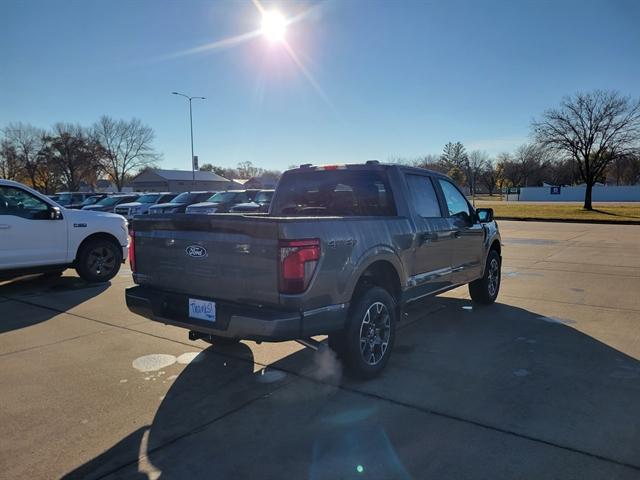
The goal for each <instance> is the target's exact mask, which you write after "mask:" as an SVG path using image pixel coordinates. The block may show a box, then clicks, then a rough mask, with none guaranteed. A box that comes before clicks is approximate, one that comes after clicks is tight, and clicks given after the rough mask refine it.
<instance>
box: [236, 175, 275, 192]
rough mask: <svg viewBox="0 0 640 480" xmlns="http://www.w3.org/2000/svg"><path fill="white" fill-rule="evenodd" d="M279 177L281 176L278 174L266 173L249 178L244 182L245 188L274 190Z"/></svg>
mask: <svg viewBox="0 0 640 480" xmlns="http://www.w3.org/2000/svg"><path fill="white" fill-rule="evenodd" d="M279 179H280V177H278V176H277V175H272V174H270V173H265V174H264V175H259V176H257V177H251V178H250V179H249V180H247V181H246V182H244V188H247V189H250V188H251V189H253V188H260V189H264V190H272V189H274V188H276V185H277V184H278V180H279Z"/></svg>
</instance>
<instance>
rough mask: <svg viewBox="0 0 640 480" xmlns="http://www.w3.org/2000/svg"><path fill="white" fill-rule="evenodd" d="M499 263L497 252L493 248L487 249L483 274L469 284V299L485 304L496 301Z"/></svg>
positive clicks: (498, 289)
mask: <svg viewBox="0 0 640 480" xmlns="http://www.w3.org/2000/svg"><path fill="white" fill-rule="evenodd" d="M501 263H502V262H501V261H500V255H498V252H496V251H495V250H491V251H489V255H487V264H486V265H485V267H484V275H483V276H482V278H479V279H478V280H475V281H473V282H471V283H470V284H469V295H471V300H473V301H474V302H477V303H482V304H485V305H490V304H492V303H493V302H495V301H496V298H497V297H498V292H499V291H500V270H501Z"/></svg>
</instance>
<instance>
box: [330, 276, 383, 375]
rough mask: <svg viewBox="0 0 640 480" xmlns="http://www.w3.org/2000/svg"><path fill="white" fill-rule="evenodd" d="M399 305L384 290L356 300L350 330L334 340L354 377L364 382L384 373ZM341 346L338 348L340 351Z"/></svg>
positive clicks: (332, 343) (331, 338) (375, 290)
mask: <svg viewBox="0 0 640 480" xmlns="http://www.w3.org/2000/svg"><path fill="white" fill-rule="evenodd" d="M395 329H396V304H395V301H394V299H393V297H392V296H391V295H389V293H388V292H387V291H386V290H384V289H383V288H380V287H372V288H370V289H369V290H367V291H365V292H363V293H362V294H361V295H359V296H358V298H357V299H355V303H354V304H353V305H352V308H351V310H350V318H349V323H348V325H347V328H346V330H344V331H343V332H340V333H339V334H333V335H332V337H330V346H332V348H335V349H336V350H339V351H338V353H339V354H340V356H341V357H342V358H343V360H344V361H345V364H346V367H347V369H348V371H349V373H351V374H352V375H353V376H355V377H358V378H363V379H369V378H373V377H375V376H376V375H378V374H380V372H382V370H383V369H384V367H385V366H386V365H387V362H388V361H389V357H390V356H391V350H392V348H393V343H394V341H395V331H396V330H395ZM336 347H338V348H336Z"/></svg>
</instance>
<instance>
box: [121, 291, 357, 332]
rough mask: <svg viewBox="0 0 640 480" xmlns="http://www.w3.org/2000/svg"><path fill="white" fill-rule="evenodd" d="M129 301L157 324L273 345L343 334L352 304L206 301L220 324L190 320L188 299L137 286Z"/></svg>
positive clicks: (175, 294) (130, 304)
mask: <svg viewBox="0 0 640 480" xmlns="http://www.w3.org/2000/svg"><path fill="white" fill-rule="evenodd" d="M125 297H126V301H127V307H128V308H129V310H131V311H132V312H133V313H136V314H138V315H142V316H143V317H146V318H148V319H150V320H154V321H156V322H160V323H164V324H167V325H174V326H176V327H182V328H186V329H189V330H193V331H196V332H201V333H206V334H210V335H216V336H219V337H226V338H239V339H243V340H257V341H271V342H281V341H286V340H295V339H298V338H306V337H311V336H313V335H324V334H328V333H331V332H335V331H338V330H341V329H343V328H344V326H345V323H346V320H347V312H348V310H349V304H348V303H343V304H338V305H329V306H326V307H322V308H317V309H313V310H307V311H303V312H299V311H285V310H278V309H271V308H264V307H253V306H248V305H240V304H234V303H230V302H218V301H216V300H215V299H213V298H211V299H206V298H202V299H203V300H212V301H215V302H216V321H215V322H208V321H206V320H198V319H194V318H190V317H189V316H188V302H189V298H190V297H189V296H188V295H184V294H178V293H172V292H165V291H162V290H156V289H153V288H149V287H145V286H136V287H132V288H128V289H127V290H126V293H125ZM191 298H193V297H191ZM198 298H200V297H198Z"/></svg>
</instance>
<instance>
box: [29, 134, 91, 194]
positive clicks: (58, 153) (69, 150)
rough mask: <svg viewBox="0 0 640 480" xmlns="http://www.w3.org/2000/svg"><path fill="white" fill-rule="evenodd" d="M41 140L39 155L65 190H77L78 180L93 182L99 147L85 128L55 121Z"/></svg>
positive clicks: (78, 187) (78, 186)
mask: <svg viewBox="0 0 640 480" xmlns="http://www.w3.org/2000/svg"><path fill="white" fill-rule="evenodd" d="M45 139H46V142H45V146H44V147H43V149H42V152H41V156H42V157H43V159H45V163H46V164H47V165H48V166H49V168H52V169H53V170H54V171H55V172H56V173H57V174H58V175H59V176H60V178H61V181H62V183H63V184H64V186H65V187H66V188H67V189H68V190H69V191H72V192H75V191H77V190H79V189H80V182H82V181H84V182H85V183H88V184H95V181H96V180H97V172H98V170H99V166H100V164H99V151H98V150H99V148H98V145H97V144H96V143H95V142H94V141H93V140H92V139H91V138H90V135H89V132H87V130H86V129H85V128H83V127H81V126H80V125H73V124H69V123H56V124H55V125H54V126H53V131H52V133H51V134H50V135H48V136H46V137H45ZM45 188H46V187H45ZM47 189H48V188H47Z"/></svg>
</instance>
